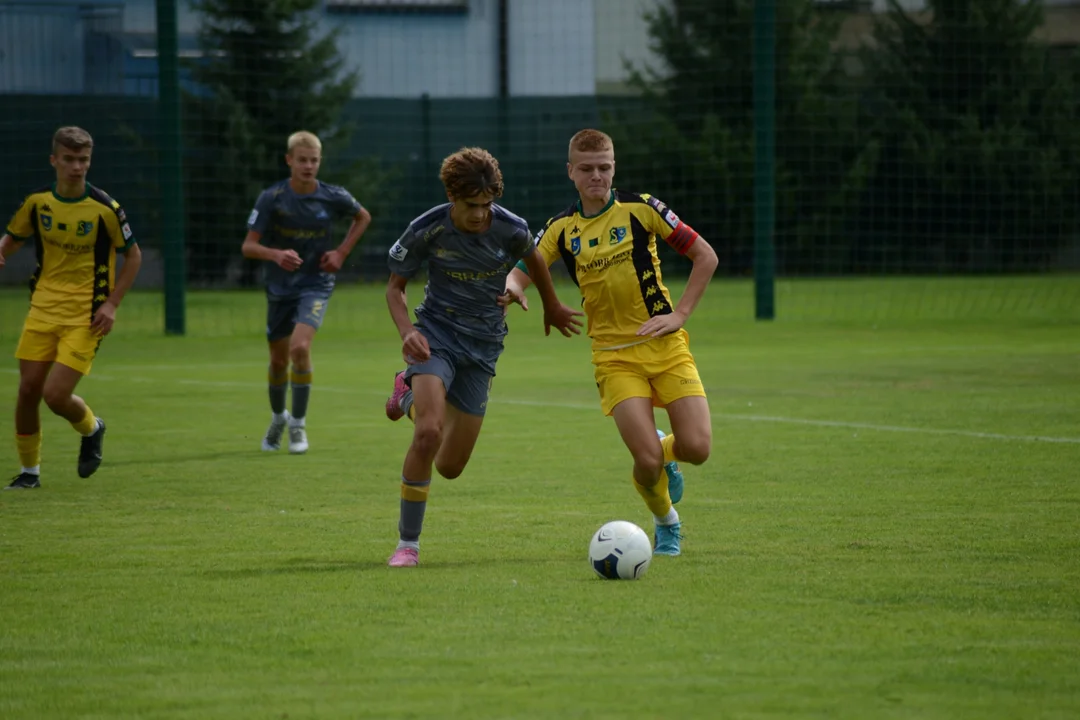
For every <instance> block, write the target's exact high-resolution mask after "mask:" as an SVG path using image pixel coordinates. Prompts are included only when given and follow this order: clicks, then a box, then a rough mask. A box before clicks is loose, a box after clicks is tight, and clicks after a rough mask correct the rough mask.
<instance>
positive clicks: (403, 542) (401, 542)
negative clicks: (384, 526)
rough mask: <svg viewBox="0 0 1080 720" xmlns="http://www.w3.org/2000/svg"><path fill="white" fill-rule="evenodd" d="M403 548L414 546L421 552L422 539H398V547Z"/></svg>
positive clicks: (413, 547)
mask: <svg viewBox="0 0 1080 720" xmlns="http://www.w3.org/2000/svg"><path fill="white" fill-rule="evenodd" d="M401 548H412V549H413V550H415V551H416V552H420V541H419V540H398V544H397V549H398V550H400V549H401Z"/></svg>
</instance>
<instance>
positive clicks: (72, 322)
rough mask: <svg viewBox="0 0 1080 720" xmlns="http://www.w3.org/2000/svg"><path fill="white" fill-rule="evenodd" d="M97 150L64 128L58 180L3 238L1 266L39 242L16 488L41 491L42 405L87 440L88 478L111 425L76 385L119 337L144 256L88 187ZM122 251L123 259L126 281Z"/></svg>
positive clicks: (82, 468) (83, 452)
mask: <svg viewBox="0 0 1080 720" xmlns="http://www.w3.org/2000/svg"><path fill="white" fill-rule="evenodd" d="M93 149H94V140H93V138H91V137H90V133H88V132H86V131H85V130H83V129H82V128H78V127H62V128H60V129H59V130H57V131H56V133H55V134H54V135H53V141H52V155H51V156H50V157H49V162H50V164H52V166H53V168H55V169H56V182H55V183H53V184H52V185H49V186H47V187H43V188H40V189H38V190H34V191H33V192H31V193H30V194H29V195H27V196H26V199H25V200H23V202H22V205H20V206H19V209H18V210H16V211H15V215H14V216H13V217H12V218H11V222H9V223H8V226H7V233H6V234H5V235H4V236H3V237H2V238H0V268H2V267H3V266H4V262H5V259H6V258H7V257H8V256H10V255H11V254H12V253H14V252H16V251H17V250H18V249H19V248H21V247H22V246H23V244H24V243H26V242H32V243H33V245H34V251H35V253H36V254H37V261H38V262H37V270H35V271H34V275H33V277H32V278H31V280H30V311H29V312H28V313H27V315H26V323H25V324H24V325H23V331H22V336H21V337H20V338H19V345H18V347H17V348H16V350H15V357H17V358H18V359H19V396H18V400H16V403H15V443H16V446H17V447H18V453H19V461H20V463H21V464H22V469H21V471H20V472H19V474H18V475H17V476H15V478H14V479H13V480H12V482H11V484H10V485H8V486H7V489H9V490H12V489H20V488H22V489H29V488H36V487H40V486H41V481H40V476H41V416H40V414H39V412H38V409H39V407H40V405H41V401H42V399H44V400H45V404H46V405H48V406H49V409H50V410H52V411H53V412H54V413H56V414H57V415H59V416H60V417H62V418H64V419H65V420H67V421H68V422H69V423H71V426H72V427H73V428H75V430H76V432H78V433H79V434H80V435H81V436H82V441H81V444H80V446H79V460H78V465H77V469H78V472H79V477H84V478H85V477H90V476H91V475H93V474H94V472H95V471H97V469H98V467H99V466H100V465H101V458H102V448H103V441H104V439H105V423H104V422H103V421H102V420H101V418H99V417H97V416H95V415H94V413H93V411H92V410H91V409H90V408H89V407H88V406H87V404H86V402H85V401H84V400H83V399H82V398H81V397H79V396H78V395H75V387H76V386H77V385H78V384H79V381H80V380H81V379H82V378H83V376H84V375H87V374H89V373H90V366H91V365H92V364H93V362H94V357H95V356H96V355H97V351H98V348H99V347H100V346H101V341H102V339H103V338H104V337H105V336H106V335H108V334H109V333H110V332H111V331H112V328H113V323H114V322H115V321H116V309H117V308H118V307H119V306H120V302H121V301H122V300H123V299H124V295H125V294H126V293H127V291H128V290H130V289H131V286H132V284H133V283H134V282H135V276H136V275H137V274H138V272H139V266H140V265H141V264H142V253H141V251H140V250H139V246H138V245H137V244H136V243H135V237H134V235H133V234H132V232H131V226H130V225H128V222H127V216H126V215H125V214H124V211H123V209H122V208H121V207H120V203H118V202H116V201H115V200H113V199H112V198H111V197H109V196H108V195H106V194H105V192H104V191H102V190H100V189H99V188H96V187H94V186H93V185H91V184H90V183H88V182H87V181H86V174H87V172H88V171H89V170H90V156H91V154H92V153H93ZM117 252H120V253H122V254H123V255H124V266H123V268H122V269H121V270H120V274H119V277H117V276H116V253H117Z"/></svg>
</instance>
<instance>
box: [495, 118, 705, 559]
mask: <svg viewBox="0 0 1080 720" xmlns="http://www.w3.org/2000/svg"><path fill="white" fill-rule="evenodd" d="M566 169H567V174H568V175H569V176H570V180H572V181H573V183H574V186H575V187H576V188H577V191H578V201H577V202H576V203H574V204H573V205H571V206H570V207H568V208H567V209H565V210H563V211H562V212H561V213H559V214H558V215H556V216H555V217H553V218H551V219H550V220H549V221H548V223H547V225H545V226H544V229H543V230H542V231H541V232H540V234H539V235H538V236H537V248H538V249H539V251H540V254H541V255H543V256H544V262H545V263H547V264H548V265H550V264H551V263H553V262H555V261H556V260H558V259H560V258H561V259H562V260H563V262H564V263H565V264H566V267H567V269H568V270H569V272H570V277H571V278H573V279H574V282H575V283H577V285H578V287H579V288H580V290H581V296H582V298H583V300H584V307H585V314H586V315H588V318H589V324H588V334H589V337H591V338H592V361H593V365H594V366H595V373H594V374H595V376H596V385H597V387H598V389H599V391H600V407H601V409H602V410H603V411H604V414H605V415H611V416H613V417H614V418H615V425H616V426H617V427H618V429H619V434H620V435H621V436H622V440H623V442H624V443H625V444H626V447H627V448H628V449H629V450H630V454H631V455H632V456H633V458H634V469H633V481H634V487H635V488H636V489H637V491H638V493H639V494H640V495H641V497H642V498H643V499H644V500H645V504H646V505H647V506H648V508H649V510H650V511H651V512H652V514H653V519H654V522H655V527H656V530H655V535H654V542H655V548H654V552H655V553H656V554H659V555H678V554H679V553H680V551H681V550H680V540H681V527H682V526H681V522H680V519H679V514H678V512H677V511H676V510H675V508H674V507H673V503H677V502H678V501H679V500H680V499H681V498H682V494H683V477H682V473H681V472H680V471H679V468H678V465H677V462H678V461H684V462H688V463H691V464H692V465H700V464H701V463H704V462H705V461H706V460H707V459H708V457H709V452H710V449H711V446H712V421H711V419H710V416H709V404H708V401H707V400H706V399H705V390H704V388H703V387H702V385H701V378H700V377H699V375H698V370H697V366H696V365H695V363H694V358H693V356H692V355H691V354H690V344H689V337H690V336H689V335H688V334H687V332H686V331H685V330H683V329H682V328H683V325H684V324H685V323H686V321H687V319H689V317H690V314H691V313H692V312H693V311H694V308H695V307H697V304H698V301H699V300H701V296H702V295H703V294H704V292H705V288H706V287H708V284H709V280H710V279H711V278H712V275H713V272H714V271H715V270H716V265H717V259H716V253H715V252H714V251H713V249H712V247H711V246H710V245H709V243H707V242H706V241H705V240H704V239H703V238H702V237H701V236H699V235H698V234H697V233H696V232H694V230H693V228H691V227H690V226H689V225H687V224H686V223H684V222H683V221H682V220H680V219H679V217H678V216H677V215H676V214H675V212H674V211H673V210H671V209H670V208H669V207H667V206H666V205H665V204H664V203H663V202H661V201H660V200H658V199H657V198H655V197H652V196H650V195H639V194H636V193H629V192H621V191H619V190H615V189H613V188H612V180H613V179H614V176H615V145H614V143H613V142H612V141H611V138H610V137H608V136H607V135H606V134H605V133H602V132H600V131H598V130H582V131H581V132H579V133H577V134H576V135H574V137H573V138H571V140H570V148H569V161H568V162H567V165H566ZM660 240H662V241H664V242H666V243H667V244H668V245H669V246H671V247H672V248H674V250H675V251H676V252H678V253H679V254H681V255H685V256H686V257H687V258H689V259H690V260H691V261H692V262H693V263H694V266H693V270H692V271H691V273H690V279H689V280H688V281H687V284H686V289H685V290H684V292H683V295H682V297H681V298H680V299H679V302H678V303H677V304H676V303H674V302H672V299H671V294H670V293H669V292H668V289H667V288H666V287H665V286H664V283H663V280H662V277H661V274H660V259H659V257H658V256H657V253H656V244H657V242H658V241H660ZM526 270H527V271H528V273H529V274H531V273H532V270H531V269H530V268H525V267H523V266H521V265H520V264H519V265H518V267H517V268H515V269H514V271H513V272H512V273H511V274H510V276H509V278H508V279H507V284H506V290H507V292H506V294H505V295H504V297H503V299H502V301H501V302H504V303H505V302H518V303H520V304H522V305H523V306H524V304H525V299H524V296H523V294H522V291H523V290H524V288H525V287H527V286H528V284H529V274H526ZM653 407H662V408H666V409H667V414H668V419H669V420H670V422H671V428H672V434H671V435H667V436H665V435H664V433H663V432H662V431H660V430H658V429H657V428H656V423H655V420H654V418H653Z"/></svg>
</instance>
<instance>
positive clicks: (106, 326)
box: [90, 244, 142, 335]
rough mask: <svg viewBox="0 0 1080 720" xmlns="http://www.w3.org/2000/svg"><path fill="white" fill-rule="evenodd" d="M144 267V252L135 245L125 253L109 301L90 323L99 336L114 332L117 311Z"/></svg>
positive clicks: (98, 310) (103, 304)
mask: <svg viewBox="0 0 1080 720" xmlns="http://www.w3.org/2000/svg"><path fill="white" fill-rule="evenodd" d="M140 267H142V250H141V249H140V248H139V246H138V244H134V245H132V246H131V247H129V248H128V250H127V252H125V253H124V266H123V267H122V268H120V273H119V274H118V275H117V276H116V285H115V286H114V287H113V291H112V292H111V293H109V297H108V299H107V300H106V301H105V302H104V303H102V304H101V307H99V308H98V309H97V312H95V313H94V319H93V320H92V321H91V322H90V329H91V330H92V331H94V332H96V333H97V334H99V335H108V334H109V333H110V332H112V329H113V324H114V323H115V322H116V309H117V308H118V307H120V303H121V302H122V301H123V299H124V296H125V295H127V291H128V290H130V289H131V286H132V285H134V284H135V277H136V276H137V275H138V274H139V268H140Z"/></svg>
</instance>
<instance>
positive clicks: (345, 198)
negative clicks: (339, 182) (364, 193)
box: [332, 187, 364, 217]
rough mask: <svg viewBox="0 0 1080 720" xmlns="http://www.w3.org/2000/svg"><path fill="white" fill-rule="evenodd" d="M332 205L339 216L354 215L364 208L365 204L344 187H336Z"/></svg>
mask: <svg viewBox="0 0 1080 720" xmlns="http://www.w3.org/2000/svg"><path fill="white" fill-rule="evenodd" d="M332 205H333V208H334V212H336V213H337V214H338V216H339V217H354V216H355V215H356V214H357V213H358V212H360V211H361V210H363V209H364V206H363V205H361V204H360V202H359V201H358V200H357V199H356V198H354V197H353V196H352V194H350V193H349V191H348V190H346V189H345V188H343V187H338V188H334V193H333V196H332Z"/></svg>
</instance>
